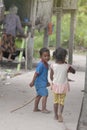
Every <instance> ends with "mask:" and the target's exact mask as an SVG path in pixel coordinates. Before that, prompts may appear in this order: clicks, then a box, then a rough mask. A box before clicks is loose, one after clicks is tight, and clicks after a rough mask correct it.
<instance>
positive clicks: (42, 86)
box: [29, 48, 50, 113]
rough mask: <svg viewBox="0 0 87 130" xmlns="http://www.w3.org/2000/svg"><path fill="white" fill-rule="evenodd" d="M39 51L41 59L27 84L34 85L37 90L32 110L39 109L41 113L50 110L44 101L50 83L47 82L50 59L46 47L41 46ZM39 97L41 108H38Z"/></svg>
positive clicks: (45, 100)
mask: <svg viewBox="0 0 87 130" xmlns="http://www.w3.org/2000/svg"><path fill="white" fill-rule="evenodd" d="M39 53H40V58H41V61H40V62H39V63H38V65H37V67H36V72H35V74H34V77H33V79H32V81H31V83H30V84H29V85H30V87H33V86H34V85H35V89H36V92H37V96H36V98H35V104H34V112H37V111H41V112H43V113H49V112H50V111H49V110H47V109H46V103H47V97H48V90H47V86H49V85H50V84H49V82H48V69H49V65H48V61H49V60H50V51H49V49H47V48H41V49H40V51H39ZM41 98H42V110H40V109H39V108H38V105H39V102H40V99H41Z"/></svg>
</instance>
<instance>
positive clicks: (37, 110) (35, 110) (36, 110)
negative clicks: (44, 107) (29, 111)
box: [33, 109, 41, 112]
mask: <svg viewBox="0 0 87 130" xmlns="http://www.w3.org/2000/svg"><path fill="white" fill-rule="evenodd" d="M40 111H41V110H40V109H34V110H33V112H40Z"/></svg>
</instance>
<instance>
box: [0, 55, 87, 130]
mask: <svg viewBox="0 0 87 130" xmlns="http://www.w3.org/2000/svg"><path fill="white" fill-rule="evenodd" d="M85 63H86V61H85V56H78V55H75V57H74V62H73V66H74V67H75V68H76V70H77V72H76V74H75V75H72V74H69V78H70V79H72V80H73V82H70V86H71V91H70V92H69V93H68V95H67V97H66V101H65V107H64V113H63V117H64V123H59V122H58V121H56V120H54V115H53V95H52V91H51V90H50V88H48V90H49V97H48V102H47V108H48V109H49V110H51V113H49V114H43V113H41V112H33V105H34V100H33V101H32V102H31V103H29V102H30V101H31V100H32V99H33V98H34V97H35V96H36V93H35V89H34V87H33V88H30V87H29V82H30V81H31V79H32V76H33V73H34V69H33V70H31V71H27V72H25V71H24V70H22V71H21V73H22V74H21V75H17V76H15V77H14V76H13V77H11V78H10V76H9V75H6V74H7V73H8V72H7V68H5V69H2V66H1V67H0V74H2V75H5V77H6V78H4V76H0V130H28V129H31V130H51V129H52V130H53V129H55V130H76V127H77V123H78V118H79V113H80V108H81V103H82V97H83V93H82V92H81V90H83V89H84V82H85V81H84V80H85ZM12 71H14V72H15V68H14V69H13V70H12ZM9 73H10V70H9ZM27 103H28V104H27ZM24 104H27V105H26V106H25V107H23V105H24ZM19 107H23V108H21V109H18V110H16V109H17V108H19ZM39 107H40V108H41V102H40V106H39ZM14 110H15V111H14Z"/></svg>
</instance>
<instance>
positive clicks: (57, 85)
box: [50, 47, 75, 122]
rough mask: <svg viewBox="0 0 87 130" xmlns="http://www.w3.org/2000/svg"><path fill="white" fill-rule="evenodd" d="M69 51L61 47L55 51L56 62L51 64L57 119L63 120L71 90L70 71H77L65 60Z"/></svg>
mask: <svg viewBox="0 0 87 130" xmlns="http://www.w3.org/2000/svg"><path fill="white" fill-rule="evenodd" d="M66 55H67V51H66V50H65V49H63V48H61V47H59V48H57V49H56V50H55V51H54V52H53V58H54V59H55V63H54V64H52V65H51V71H50V79H51V81H52V83H51V85H52V90H53V94H54V115H55V119H56V120H58V121H59V122H63V117H62V112H63V108H64V100H65V97H66V93H67V92H68V91H69V83H68V72H71V73H73V74H74V73H75V70H74V69H73V68H72V67H71V66H70V65H69V64H67V63H66V62H65V59H66Z"/></svg>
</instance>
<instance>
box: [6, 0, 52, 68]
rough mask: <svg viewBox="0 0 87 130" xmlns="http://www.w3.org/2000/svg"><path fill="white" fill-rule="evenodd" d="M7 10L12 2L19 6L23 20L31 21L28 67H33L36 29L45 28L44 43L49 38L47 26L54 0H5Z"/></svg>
mask: <svg viewBox="0 0 87 130" xmlns="http://www.w3.org/2000/svg"><path fill="white" fill-rule="evenodd" d="M4 4H5V7H6V10H8V9H9V7H10V6H11V5H12V4H15V5H16V6H17V7H18V14H19V16H20V18H21V21H23V20H24V19H26V18H27V19H28V20H29V22H30V23H31V31H30V35H31V36H30V38H28V39H27V43H28V45H27V67H28V69H31V68H32V59H33V46H34V30H35V29H38V28H42V29H44V43H43V46H45V43H46V42H47V40H48V37H47V38H46V36H47V31H46V27H47V25H48V23H49V22H50V20H51V16H52V7H53V0H26V1H25V0H4ZM46 46H47V44H46Z"/></svg>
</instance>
